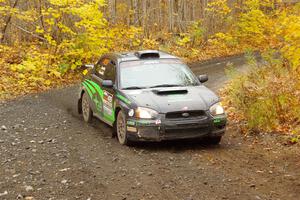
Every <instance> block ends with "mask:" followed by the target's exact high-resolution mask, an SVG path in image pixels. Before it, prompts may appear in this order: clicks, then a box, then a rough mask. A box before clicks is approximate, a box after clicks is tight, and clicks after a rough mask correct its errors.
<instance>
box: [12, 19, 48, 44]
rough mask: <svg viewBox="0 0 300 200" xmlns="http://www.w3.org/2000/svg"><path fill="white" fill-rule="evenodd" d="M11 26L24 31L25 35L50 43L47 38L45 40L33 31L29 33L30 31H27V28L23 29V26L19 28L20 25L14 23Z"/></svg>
mask: <svg viewBox="0 0 300 200" xmlns="http://www.w3.org/2000/svg"><path fill="white" fill-rule="evenodd" d="M11 25H13V26H15V27H16V28H18V29H20V30H21V31H23V32H25V33H27V34H30V35H32V36H33V37H36V38H38V39H40V40H43V41H45V42H47V43H48V40H46V39H45V38H43V37H41V36H39V35H37V34H35V33H33V32H31V31H28V30H26V29H25V28H22V27H21V26H19V25H17V24H14V23H12V24H11Z"/></svg>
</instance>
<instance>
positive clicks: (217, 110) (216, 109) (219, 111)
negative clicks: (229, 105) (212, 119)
mask: <svg viewBox="0 0 300 200" xmlns="http://www.w3.org/2000/svg"><path fill="white" fill-rule="evenodd" d="M209 112H210V113H211V114H212V115H213V116H217V115H223V114H225V111H224V108H223V107H222V106H221V104H220V103H216V104H215V105H213V106H212V107H210V109H209Z"/></svg>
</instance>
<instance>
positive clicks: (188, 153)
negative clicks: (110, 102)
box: [0, 58, 300, 200]
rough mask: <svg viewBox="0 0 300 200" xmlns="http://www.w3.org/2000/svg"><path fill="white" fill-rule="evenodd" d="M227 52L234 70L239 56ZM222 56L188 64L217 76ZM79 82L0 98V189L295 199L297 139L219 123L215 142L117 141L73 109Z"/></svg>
mask: <svg viewBox="0 0 300 200" xmlns="http://www.w3.org/2000/svg"><path fill="white" fill-rule="evenodd" d="M232 62H233V63H234V65H235V66H237V67H238V68H239V69H240V70H243V69H245V68H246V66H245V65H243V62H244V61H243V59H240V58H234V59H232ZM225 63H226V62H225V61H224V62H222V61H220V63H206V64H205V65H204V64H192V65H191V68H192V69H193V71H195V72H196V73H197V74H201V73H207V74H209V75H210V78H211V79H210V81H209V82H208V84H207V85H208V87H210V88H212V89H214V90H215V91H216V90H217V89H218V88H220V87H221V86H222V85H223V84H224V82H225V81H226V76H225V75H224V66H225ZM77 88H78V86H72V87H68V88H65V89H59V90H52V91H49V92H46V93H42V94H38V95H31V96H27V97H23V98H20V99H17V100H14V101H9V102H6V103H2V104H1V105H0V158H1V159H0V199H7V200H13V199H27V200H33V199H36V200H40V199H41V200H44V199H45V200H50V199H52V200H56V199H59V200H63V199H70V200H73V199H75V200H76V199H83V200H94V199H95V200H102V199H108V200H114V199H116V200H125V199H126V200H131V199H132V200H142V199H145V200H146V199H154V200H165V199H171V200H176V199H180V200H198V199H199V200H216V199H230V200H235V199H237V200H244V199H245V200H247V199H253V200H260V199H268V200H273V199H274V200H276V199H283V200H298V199H300V159H299V155H300V154H299V153H300V146H299V145H294V146H287V145H285V141H284V140H282V138H281V137H278V136H275V135H252V136H247V137H244V136H242V135H241V134H240V133H239V132H238V131H237V130H233V129H230V128H229V129H228V131H227V134H226V136H225V138H224V139H223V141H222V142H221V144H220V145H219V146H207V145H206V144H205V143H204V142H201V141H177V142H163V143H139V144H136V145H135V146H134V147H124V146H120V145H119V144H118V142H117V140H116V139H112V138H111V137H110V135H111V132H112V129H111V128H109V127H108V126H106V125H105V124H103V123H101V122H99V121H98V120H96V119H95V120H94V121H93V123H92V124H90V125H89V124H85V123H84V122H83V120H82V119H81V117H80V116H78V114H77V112H76V95H77Z"/></svg>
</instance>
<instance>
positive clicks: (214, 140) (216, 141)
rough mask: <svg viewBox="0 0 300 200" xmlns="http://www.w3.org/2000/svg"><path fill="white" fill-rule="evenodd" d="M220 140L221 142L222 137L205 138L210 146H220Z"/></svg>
mask: <svg viewBox="0 0 300 200" xmlns="http://www.w3.org/2000/svg"><path fill="white" fill-rule="evenodd" d="M221 140H222V136H218V137H210V138H207V143H208V144H211V145H218V144H220V142H221Z"/></svg>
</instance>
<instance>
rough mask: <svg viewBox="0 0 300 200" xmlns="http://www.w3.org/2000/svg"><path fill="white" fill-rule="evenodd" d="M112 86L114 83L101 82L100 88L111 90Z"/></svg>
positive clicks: (109, 81) (108, 81)
mask: <svg viewBox="0 0 300 200" xmlns="http://www.w3.org/2000/svg"><path fill="white" fill-rule="evenodd" d="M113 86H114V83H113V82H112V81H111V80H104V81H103V82H102V87H105V88H113Z"/></svg>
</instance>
